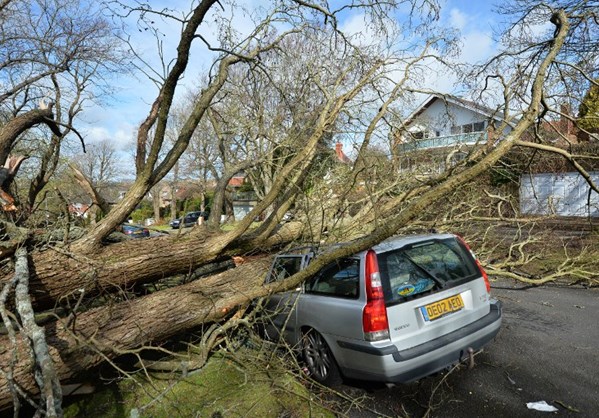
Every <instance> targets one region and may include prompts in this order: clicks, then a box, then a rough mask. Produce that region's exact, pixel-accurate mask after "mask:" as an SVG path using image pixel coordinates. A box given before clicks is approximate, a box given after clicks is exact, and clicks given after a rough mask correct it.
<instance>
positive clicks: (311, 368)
mask: <svg viewBox="0 0 599 418" xmlns="http://www.w3.org/2000/svg"><path fill="white" fill-rule="evenodd" d="M302 355H303V358H304V362H305V364H306V368H307V369H308V372H309V373H310V377H311V378H312V379H314V380H316V381H317V382H319V383H322V384H323V385H327V386H334V385H337V384H339V383H341V381H342V378H341V373H340V372H339V367H338V366H337V362H336V361H335V358H334V357H333V354H332V353H331V350H330V348H329V346H328V345H327V343H326V341H325V340H324V338H323V336H322V335H320V334H319V333H318V332H316V331H314V330H313V329H311V330H310V331H308V332H307V333H305V334H304V336H303V338H302Z"/></svg>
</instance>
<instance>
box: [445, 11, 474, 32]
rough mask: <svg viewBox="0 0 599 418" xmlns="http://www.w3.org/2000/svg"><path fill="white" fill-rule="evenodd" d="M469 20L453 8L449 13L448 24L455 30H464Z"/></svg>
mask: <svg viewBox="0 0 599 418" xmlns="http://www.w3.org/2000/svg"><path fill="white" fill-rule="evenodd" d="M469 20H470V19H469V17H468V16H467V15H466V14H465V13H464V12H462V11H461V10H459V9H456V8H453V9H451V10H450V12H449V24H450V25H451V26H452V27H453V28H455V29H458V30H460V31H462V30H464V28H466V25H467V24H468V22H469Z"/></svg>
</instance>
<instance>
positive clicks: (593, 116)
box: [578, 79, 599, 133]
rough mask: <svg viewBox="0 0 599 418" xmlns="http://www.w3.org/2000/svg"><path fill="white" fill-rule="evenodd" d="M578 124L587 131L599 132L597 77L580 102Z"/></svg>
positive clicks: (598, 81)
mask: <svg viewBox="0 0 599 418" xmlns="http://www.w3.org/2000/svg"><path fill="white" fill-rule="evenodd" d="M578 126H579V127H580V128H581V129H584V130H585V131H588V132H592V133H597V132H599V79H596V80H595V81H594V82H593V83H592V84H591V87H590V88H589V90H588V91H587V94H585V96H584V98H583V99H582V102H581V103H580V107H579V108H578Z"/></svg>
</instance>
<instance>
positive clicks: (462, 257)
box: [378, 238, 480, 303]
mask: <svg viewBox="0 0 599 418" xmlns="http://www.w3.org/2000/svg"><path fill="white" fill-rule="evenodd" d="M378 263H379V270H380V273H381V278H382V282H383V289H384V291H385V301H386V302H390V303H393V302H401V301H404V300H407V299H410V298H412V297H414V296H417V295H419V294H425V293H428V292H430V291H434V290H439V289H444V288H447V287H451V286H455V285H457V284H460V283H463V282H465V281H468V280H472V279H474V278H476V277H479V276H480V271H479V270H478V268H477V267H476V264H475V262H474V260H473V258H472V256H471V255H470V253H469V251H468V250H466V249H465V248H464V247H463V246H462V245H461V244H459V243H458V241H457V240H455V239H453V238H450V239H443V240H439V239H435V240H430V241H423V242H419V243H417V244H412V245H409V246H406V247H403V248H401V249H398V250H393V251H388V252H385V253H381V254H379V255H378Z"/></svg>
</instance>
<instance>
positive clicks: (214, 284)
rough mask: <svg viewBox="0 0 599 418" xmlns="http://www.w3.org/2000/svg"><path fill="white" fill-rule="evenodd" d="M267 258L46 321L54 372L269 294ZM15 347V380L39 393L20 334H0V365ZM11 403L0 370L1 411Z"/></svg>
mask: <svg viewBox="0 0 599 418" xmlns="http://www.w3.org/2000/svg"><path fill="white" fill-rule="evenodd" d="M271 261H272V260H271V259H270V258H269V257H267V258H262V259H259V260H255V261H252V262H248V263H246V264H243V265H241V266H239V267H237V268H235V269H232V270H228V271H226V272H223V273H220V274H217V275H214V276H211V277H207V278H203V279H202V280H198V281H195V282H191V283H188V284H186V285H182V286H179V287H176V288H171V289H167V290H163V291H160V292H156V293H153V294H151V295H147V296H144V297H141V298H138V299H135V300H131V301H126V302H122V303H119V304H116V305H113V306H107V307H101V308H97V309H93V310H90V311H87V312H83V313H81V314H78V315H76V316H72V317H70V318H67V319H63V320H60V321H58V322H55V323H53V324H51V325H47V326H46V341H47V343H48V346H49V349H50V356H51V357H52V360H53V361H54V365H55V369H56V373H57V375H58V376H59V378H60V380H61V381H64V380H66V379H69V378H72V377H74V376H76V375H77V373H80V372H82V371H84V370H86V369H89V368H92V367H94V366H96V365H98V364H100V363H101V362H103V361H104V360H105V359H106V358H114V357H117V356H118V355H120V354H123V353H125V352H126V351H127V350H131V349H134V348H137V347H141V346H148V345H150V344H156V343H159V342H161V341H164V340H166V339H168V338H169V337H171V336H174V335H177V334H179V333H181V332H184V331H187V330H191V329H194V328H197V327H199V326H201V325H202V324H204V323H207V322H213V321H218V320H220V319H222V318H225V317H227V316H228V315H230V314H231V313H233V312H234V310H235V308H236V307H237V306H240V305H244V304H247V303H248V302H249V301H251V300H252V299H255V298H257V297H260V296H263V295H266V294H268V293H269V292H270V289H269V287H267V286H262V285H261V284H262V283H263V282H264V275H265V273H266V272H267V270H268V268H269V267H270V264H271ZM173 301H176V303H173ZM13 350H16V352H17V354H18V359H19V361H18V362H17V364H16V365H15V367H14V369H13V370H12V376H13V379H14V381H15V382H16V383H18V385H19V386H20V387H21V388H23V389H24V390H26V391H28V392H29V393H32V394H35V393H37V385H36V384H35V380H34V379H33V376H32V373H31V368H32V367H33V363H32V361H31V358H30V357H29V356H28V355H26V354H27V350H28V342H27V339H26V338H25V337H24V336H23V335H21V334H18V335H17V347H13V346H12V344H11V342H10V340H9V338H8V337H7V336H1V337H0V367H2V368H3V369H4V368H5V367H8V365H9V364H10V360H11V356H12V355H13ZM4 371H5V370H4ZM11 402H12V397H11V392H10V389H9V385H8V382H7V381H6V379H5V377H4V374H0V411H1V410H3V409H6V408H8V407H10V404H11Z"/></svg>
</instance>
